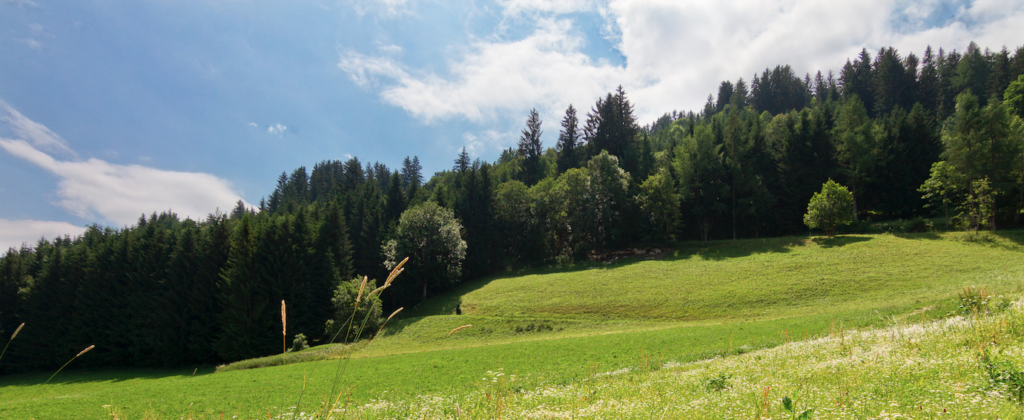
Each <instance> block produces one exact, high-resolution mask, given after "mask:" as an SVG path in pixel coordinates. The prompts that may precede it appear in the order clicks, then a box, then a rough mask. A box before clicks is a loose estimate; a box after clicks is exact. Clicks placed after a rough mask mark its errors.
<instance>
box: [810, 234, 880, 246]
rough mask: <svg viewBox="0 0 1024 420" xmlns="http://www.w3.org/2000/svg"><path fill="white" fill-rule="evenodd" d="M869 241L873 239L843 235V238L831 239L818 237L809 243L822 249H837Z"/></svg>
mask: <svg viewBox="0 0 1024 420" xmlns="http://www.w3.org/2000/svg"><path fill="white" fill-rule="evenodd" d="M871 239H873V238H870V237H865V236H847V235H843V236H835V237H832V238H829V237H821V236H819V237H816V238H813V239H811V242H814V243H815V244H818V246H820V247H822V248H838V247H842V246H846V245H849V244H853V243H857V242H867V241H870V240H871Z"/></svg>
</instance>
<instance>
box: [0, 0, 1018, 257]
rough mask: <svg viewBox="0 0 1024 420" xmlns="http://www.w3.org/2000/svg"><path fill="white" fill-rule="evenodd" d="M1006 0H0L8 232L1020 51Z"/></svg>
mask: <svg viewBox="0 0 1024 420" xmlns="http://www.w3.org/2000/svg"><path fill="white" fill-rule="evenodd" d="M1022 21H1024V4H1021V3H1020V2H1015V1H1009V0H1005V1H986V2H972V1H955V2H954V1H921V2H897V1H884V0H871V1H858V2H842V3H836V2H831V3H819V2H812V1H804V0H795V1H785V2H782V1H769V2H755V3H753V4H746V3H744V2H740V1H723V2H714V3H713V4H712V3H707V2H696V1H693V2H656V1H650V2H626V1H610V2H591V1H586V0H578V1H543V0H532V1H524V0H505V1H496V2H470V1H463V2H424V1H415V0H385V1H379V2H371V1H361V0H349V1H335V2H331V1H297V2H285V3H269V4H263V3H259V4H257V3H254V2H249V1H236V2H202V1H185V2H163V1H156V0H153V1H140V2H114V3H110V2H99V1H83V2H58V1H47V0H2V1H0V27H3V28H5V29H6V30H5V31H4V32H3V33H2V34H0V74H2V77H0V148H3V150H4V153H0V198H2V199H0V247H2V248H5V249H6V248H7V247H8V246H18V245H20V244H21V243H22V242H28V243H30V244H31V243H33V242H35V240H36V239H38V238H39V237H40V236H41V235H45V236H47V237H49V238H52V237H53V236H54V235H60V234H77V233H80V232H81V231H82V229H83V228H82V226H84V225H86V224H91V223H99V224H101V225H110V226H116V227H121V226H125V225H130V224H132V223H134V221H135V220H136V219H137V218H138V216H139V215H140V214H143V213H145V214H150V213H152V212H154V211H162V210H167V209H172V210H174V211H175V212H176V213H178V215H179V216H181V217H192V218H202V217H204V216H205V215H206V214H208V213H211V212H213V211H214V210H215V209H218V208H219V209H220V210H221V211H229V210H230V208H231V207H233V205H234V203H235V202H236V201H237V200H239V199H242V200H244V201H246V202H247V203H253V204H254V203H257V202H259V200H260V198H261V197H263V196H264V195H265V194H267V193H268V192H269V191H270V190H271V189H272V186H273V185H274V183H275V180H276V178H277V176H278V174H280V173H281V171H283V170H290V169H291V168H295V167H298V166H300V165H306V166H312V164H313V163H315V162H318V161H321V160H324V159H346V158H348V157H350V156H359V157H360V158H361V159H362V160H363V161H381V162H383V163H386V164H388V165H389V166H390V167H398V165H399V162H400V161H401V159H402V158H403V157H405V156H419V157H420V159H421V161H422V162H423V167H424V171H425V173H427V174H430V173H433V172H434V171H439V170H443V169H446V168H448V167H450V162H451V161H452V159H453V158H454V157H455V156H456V155H457V154H458V153H459V150H460V149H461V148H462V147H465V148H466V151H467V153H468V154H469V155H470V156H471V157H472V158H478V157H479V158H481V159H484V160H489V161H490V160H494V159H495V158H497V156H498V155H499V154H500V152H501V150H503V149H506V148H508V147H512V146H514V145H515V144H516V141H517V139H518V137H519V134H520V130H521V129H522V125H523V121H524V120H525V117H526V115H527V113H528V112H529V110H531V109H533V108H536V110H537V112H538V113H539V116H540V119H541V120H542V121H544V125H543V127H542V129H543V133H544V134H543V135H542V137H541V140H542V141H543V142H544V147H552V146H554V144H555V141H556V138H557V135H558V128H557V122H558V121H559V120H560V119H561V116H562V114H563V112H564V110H565V109H566V107H567V106H568V105H569V104H574V105H575V106H576V108H578V109H580V110H581V112H585V111H586V110H587V109H588V107H589V106H590V104H593V103H594V101H595V100H596V99H597V98H599V97H601V96H602V95H604V94H606V93H607V92H611V91H614V90H615V88H616V87H617V86H619V85H622V86H623V87H624V89H625V90H626V91H627V92H629V94H630V98H631V100H632V103H633V104H634V105H635V107H636V109H635V111H636V114H637V117H638V121H639V122H640V123H641V124H645V123H647V122H650V121H653V120H654V119H655V118H656V117H657V116H659V115H661V114H662V113H664V112H667V111H671V110H674V109H680V110H690V109H693V110H699V109H701V107H702V106H703V104H704V103H705V101H706V99H707V94H708V93H711V92H714V91H715V89H716V88H717V86H718V84H719V82H720V81H721V80H737V79H739V78H741V77H742V78H744V79H745V80H747V81H748V82H749V81H750V79H752V78H753V76H754V74H757V73H758V72H760V71H761V70H763V69H764V68H766V67H774V66H775V65H777V64H789V65H791V66H793V69H794V70H795V72H796V73H797V74H801V75H802V74H804V73H808V72H809V73H811V74H814V73H815V72H816V71H818V70H821V71H822V72H827V71H829V70H832V71H834V72H835V73H836V74H838V72H839V70H840V69H841V67H842V65H843V64H844V63H845V62H846V60H847V59H852V58H855V57H856V56H857V54H858V53H859V52H860V50H861V49H862V48H867V49H868V50H869V51H872V52H874V51H877V50H878V49H879V48H881V47H885V46H893V47H895V48H896V49H897V50H899V51H901V52H903V53H904V54H907V53H910V52H914V53H916V54H921V52H922V51H924V49H925V47H926V46H927V45H931V46H933V47H934V48H938V47H943V48H945V49H946V50H947V51H948V50H952V49H956V50H958V51H963V50H965V49H966V47H967V44H968V42H970V41H971V40H974V41H976V42H977V43H978V44H979V45H981V46H982V47H990V48H994V49H998V48H1001V47H1003V46H1007V47H1009V48H1015V47H1016V46H1018V45H1021V44H1024V33H1022V32H1021V31H1020V30H1019V28H1017V26H1019V25H1017V24H1018V23H1019V22H1022Z"/></svg>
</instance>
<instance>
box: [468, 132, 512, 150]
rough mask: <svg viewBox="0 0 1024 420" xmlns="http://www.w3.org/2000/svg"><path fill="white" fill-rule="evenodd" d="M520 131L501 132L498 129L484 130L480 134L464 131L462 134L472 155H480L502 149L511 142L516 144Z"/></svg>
mask: <svg viewBox="0 0 1024 420" xmlns="http://www.w3.org/2000/svg"><path fill="white" fill-rule="evenodd" d="M518 136H519V133H518V132H516V131H509V132H501V131H498V130H484V131H483V132H482V133H480V134H479V135H477V134H473V133H464V134H463V135H462V139H463V141H464V142H463V145H462V146H460V147H459V148H460V149H461V148H462V147H465V148H466V152H467V153H469V155H470V156H480V155H483V154H484V153H486V152H490V151H492V150H502V149H504V148H506V147H507V145H509V144H515V142H516V140H517V138H518Z"/></svg>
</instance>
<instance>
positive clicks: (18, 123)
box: [0, 100, 77, 156]
mask: <svg viewBox="0 0 1024 420" xmlns="http://www.w3.org/2000/svg"><path fill="white" fill-rule="evenodd" d="M0 122H4V123H7V127H9V128H10V129H11V131H12V132H13V133H14V135H15V136H16V137H18V138H20V139H23V140H28V141H30V142H32V144H33V145H34V146H35V147H38V148H40V149H43V150H46V151H50V152H61V153H66V154H69V155H72V156H77V155H76V154H75V152H74V151H73V150H71V148H70V147H68V144H67V142H65V141H64V139H62V138H60V136H58V135H57V133H54V132H53V131H50V129H49V128H46V126H44V125H42V124H39V123H37V122H35V121H32V120H30V119H28V118H27V117H25V116H24V115H21V113H20V112H18V110H17V109H14V107H12V106H11V105H9V104H8V103H7V102H4V101H3V100H0Z"/></svg>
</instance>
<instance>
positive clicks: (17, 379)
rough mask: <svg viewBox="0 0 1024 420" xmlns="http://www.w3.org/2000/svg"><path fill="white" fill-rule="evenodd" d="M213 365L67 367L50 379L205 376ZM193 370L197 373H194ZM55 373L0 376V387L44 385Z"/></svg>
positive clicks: (57, 381) (56, 381)
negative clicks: (159, 367)
mask: <svg viewBox="0 0 1024 420" xmlns="http://www.w3.org/2000/svg"><path fill="white" fill-rule="evenodd" d="M214 369H215V368H214V367H213V366H202V367H198V368H195V367H193V368H182V369H148V368H146V369H143V368H139V369H133V368H112V369H87V368H83V369H75V370H71V369H65V370H63V371H61V372H60V373H59V374H57V376H55V377H54V378H53V380H51V381H50V384H51V385H66V384H76V383H88V382H124V381H130V380H136V379H164V378H170V377H181V378H186V377H191V376H197V377H198V376H203V375H209V374H211V373H214ZM193 372H195V374H194V375H193ZM51 375H53V372H36V373H19V374H14V375H7V376H0V388H3V387H8V386H36V385H42V384H43V383H44V382H46V380H47V379H48V378H49V377H50V376H51Z"/></svg>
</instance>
